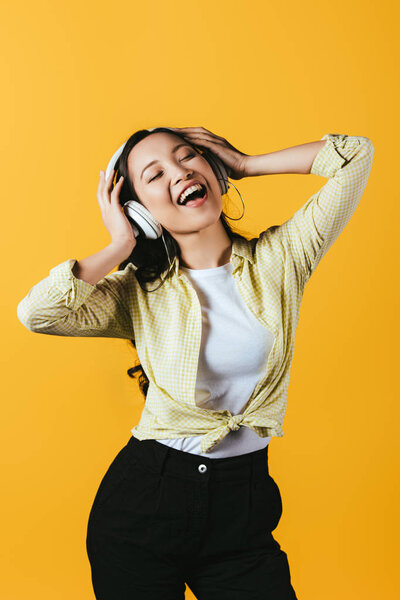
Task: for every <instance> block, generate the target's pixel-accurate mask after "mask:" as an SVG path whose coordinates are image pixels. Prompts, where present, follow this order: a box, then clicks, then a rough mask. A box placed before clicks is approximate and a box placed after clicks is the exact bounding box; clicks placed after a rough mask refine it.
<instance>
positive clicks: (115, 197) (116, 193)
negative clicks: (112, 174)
mask: <svg viewBox="0 0 400 600" xmlns="http://www.w3.org/2000/svg"><path fill="white" fill-rule="evenodd" d="M123 182H124V177H123V175H121V177H120V178H119V179H118V181H117V183H116V184H115V186H114V189H113V191H112V192H111V200H116V201H117V203H119V194H120V191H121V187H122V184H123Z"/></svg>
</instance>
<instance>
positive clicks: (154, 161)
mask: <svg viewBox="0 0 400 600" xmlns="http://www.w3.org/2000/svg"><path fill="white" fill-rule="evenodd" d="M182 146H189V144H187V143H185V142H183V143H181V144H178V145H177V146H175V147H174V148H172V152H176V151H177V150H178V148H181V147H182ZM157 162H160V161H159V160H158V159H157V160H152V161H151V162H149V164H148V165H147V166H146V167H145V168H144V169H143V171H142V174H141V176H140V179H142V177H143V173H144V172H145V170H146V169H148V168H149V167H151V165H154V164H155V163H157Z"/></svg>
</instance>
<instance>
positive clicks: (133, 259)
mask: <svg viewBox="0 0 400 600" xmlns="http://www.w3.org/2000/svg"><path fill="white" fill-rule="evenodd" d="M159 132H164V133H172V134H173V135H176V136H178V137H181V138H182V139H183V140H184V141H185V142H186V143H188V144H189V145H190V146H192V147H193V148H194V149H196V150H197V147H196V146H195V145H194V144H191V143H190V142H189V141H188V140H187V139H186V138H185V137H184V136H183V135H182V134H180V133H179V132H175V131H174V132H172V131H171V130H170V129H168V128H166V127H157V128H155V129H153V130H152V131H149V130H148V129H140V130H139V131H137V132H136V133H134V134H133V135H131V136H130V138H129V139H128V140H127V142H126V144H125V146H124V149H123V151H122V152H121V155H120V156H119V158H118V160H117V162H116V163H115V167H114V168H115V171H116V172H117V177H116V181H115V184H116V183H117V181H118V180H119V178H120V177H121V176H123V177H124V182H123V184H122V187H121V190H120V194H119V201H120V204H121V206H123V205H124V204H125V202H127V201H128V200H136V202H139V203H141V202H140V199H139V198H138V196H137V194H136V192H135V189H134V186H133V182H132V180H131V178H130V176H129V172H128V156H129V153H130V151H131V150H132V148H133V147H134V146H135V145H136V144H137V143H138V142H140V141H141V140H143V139H144V138H146V137H148V136H149V135H151V134H152V133H159ZM226 218H227V217H226V216H225V214H224V213H223V212H221V216H220V219H221V222H222V225H223V227H224V229H225V231H226V232H227V234H228V236H229V238H230V239H231V240H232V241H233V239H234V238H235V237H236V238H242V239H249V238H251V237H252V234H251V233H249V232H244V231H239V230H237V229H236V231H234V230H232V228H231V226H230V225H229V224H228V222H227V220H226ZM228 218H229V217H228ZM138 229H139V230H140V227H139V226H138ZM162 229H163V234H164V236H163V237H164V240H165V244H166V246H167V248H168V254H169V256H170V260H171V263H172V262H173V260H174V258H175V257H176V256H178V258H180V256H181V254H180V247H179V244H178V243H177V241H176V240H175V239H174V238H173V237H172V235H171V234H170V233H169V232H168V231H167V230H166V229H165V228H164V227H162ZM129 263H133V264H134V265H135V266H136V267H137V269H136V270H135V276H136V279H137V280H138V282H139V285H140V287H141V288H142V289H143V290H144V291H145V292H151V290H148V289H146V288H144V287H143V285H142V284H145V283H149V282H154V281H156V280H157V279H159V278H160V280H161V274H162V273H164V271H165V270H167V269H168V267H169V266H170V265H169V260H168V256H167V253H166V250H165V246H164V241H163V239H162V237H161V236H160V237H159V238H157V239H155V240H151V239H148V238H145V237H144V236H142V235H140V236H138V238H137V241H136V245H135V247H134V249H133V251H132V253H131V254H130V256H128V257H127V258H126V259H125V260H124V261H123V262H122V263H120V264H119V265H118V270H122V269H124V268H125V267H126V266H127V265H128V264H129ZM168 275H169V273H168ZM168 275H167V276H168ZM164 277H165V275H164ZM152 289H153V288H152ZM130 342H131V344H133V346H134V348H136V343H135V340H130ZM137 371H139V374H138V375H137V373H136V372H137ZM127 373H128V375H129V377H132V378H134V377H136V376H138V382H139V388H140V390H141V392H142V394H143V395H144V397H146V395H147V390H148V387H149V380H148V377H147V375H146V373H145V371H144V369H143V366H142V364H141V363H140V362H139V364H137V365H135V366H134V367H131V368H130V369H128V371H127Z"/></svg>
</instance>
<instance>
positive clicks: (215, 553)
mask: <svg viewBox="0 0 400 600" xmlns="http://www.w3.org/2000/svg"><path fill="white" fill-rule="evenodd" d="M281 515H282V499H281V494H280V491H279V488H278V486H277V484H276V482H275V481H274V479H273V478H272V477H271V476H270V474H269V471H268V446H267V447H266V448H265V449H262V450H257V451H255V452H251V453H249V454H242V455H240V456H231V457H227V458H208V457H204V456H199V455H196V454H191V453H189V452H182V451H181V450H176V449H175V448H170V447H169V446H166V445H165V444H162V443H160V442H157V441H156V440H142V441H140V440H138V439H137V438H135V437H133V436H131V438H130V440H129V442H128V443H127V444H126V446H124V447H123V448H122V450H120V452H118V454H117V456H116V457H115V459H114V460H113V462H112V463H111V465H110V466H109V468H108V470H107V472H106V474H105V475H104V477H103V479H102V481H101V483H100V486H99V489H98V491H97V494H96V496H95V499H94V502H93V506H92V509H91V511H90V515H89V520H88V528H87V538H86V544H87V553H88V557H89V561H90V566H91V574H92V583H93V589H94V593H95V596H96V598H97V599H98V600H128V599H129V600H183V599H184V595H185V588H186V586H185V583H187V584H188V586H189V587H190V589H191V590H192V591H193V593H194V594H195V596H196V598H197V599H198V600H297V597H296V594H295V591H294V589H293V587H292V585H291V580H290V571H289V564H288V559H287V555H286V553H285V552H284V551H283V550H282V549H281V547H280V544H279V543H278V542H277V541H276V540H275V539H274V537H273V535H272V533H271V532H272V531H273V530H274V529H275V528H276V526H277V525H278V523H279V520H280V518H281Z"/></svg>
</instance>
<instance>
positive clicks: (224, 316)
mask: <svg viewBox="0 0 400 600" xmlns="http://www.w3.org/2000/svg"><path fill="white" fill-rule="evenodd" d="M232 268H233V267H232V263H231V262H229V263H226V264H225V265H222V266H220V267H214V268H212V269H188V268H187V267H182V266H180V269H182V271H183V272H184V273H185V275H186V276H187V277H188V278H189V280H190V282H191V283H192V285H193V287H194V288H195V290H196V292H197V295H198V298H199V301H200V304H201V311H202V337H201V345H200V354H199V363H198V370H197V379H196V393H195V397H196V405H197V406H201V407H202V408H211V409H212V410H224V409H227V410H229V411H230V412H231V413H232V415H236V414H239V413H242V412H243V411H244V409H245V407H246V404H247V402H248V399H249V397H250V395H251V393H252V392H253V390H254V388H255V386H256V384H257V383H258V381H259V380H260V378H261V376H262V375H263V374H264V371H265V368H266V365H267V360H268V355H269V353H270V351H271V348H272V344H273V335H272V334H271V332H269V331H268V330H267V329H266V328H265V327H264V326H263V325H261V323H260V322H259V321H258V319H256V317H255V316H254V315H253V313H252V312H251V311H250V310H249V309H248V308H247V306H246V304H245V303H244V302H243V299H242V297H241V295H240V293H239V290H238V288H237V285H236V282H235V280H234V278H233V276H232ZM201 438H202V435H196V436H191V437H186V438H176V439H162V440H157V441H158V442H160V443H162V444H166V445H167V446H171V447H172V448H176V449H178V450H183V451H184V452H191V453H193V454H199V455H202V456H208V457H209V458H223V457H227V456H236V455H238V454H246V453H248V452H254V451H255V450H260V449H261V448H265V447H266V446H267V445H268V443H269V441H270V439H271V438H270V437H265V438H261V437H259V436H258V435H257V434H256V433H255V432H254V431H252V430H251V429H249V428H248V427H240V428H239V429H238V430H237V431H230V432H229V433H228V435H227V436H226V437H225V438H224V439H223V440H222V441H221V442H219V443H218V444H217V445H216V446H215V448H212V449H211V450H210V452H206V453H205V452H201V451H200V441H201Z"/></svg>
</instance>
